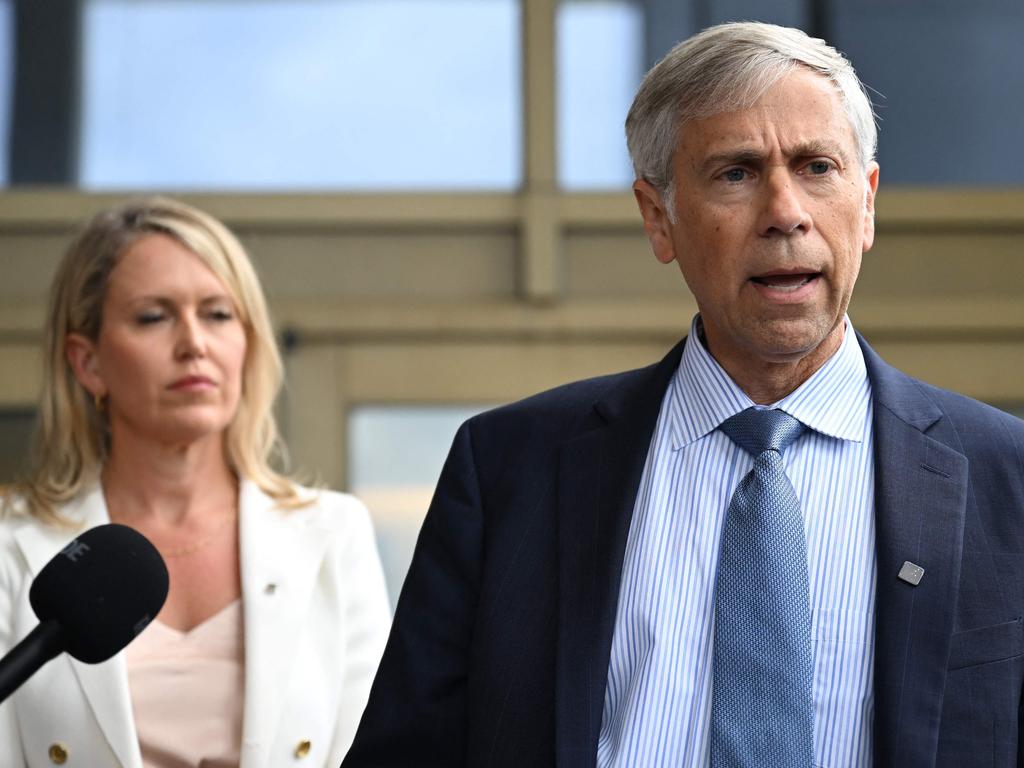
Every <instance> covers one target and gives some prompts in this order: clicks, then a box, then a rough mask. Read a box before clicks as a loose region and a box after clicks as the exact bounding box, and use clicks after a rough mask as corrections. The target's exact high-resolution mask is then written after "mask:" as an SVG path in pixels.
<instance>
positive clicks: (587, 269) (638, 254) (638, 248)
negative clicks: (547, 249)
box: [565, 218, 689, 298]
mask: <svg viewBox="0 0 1024 768" xmlns="http://www.w3.org/2000/svg"><path fill="white" fill-rule="evenodd" d="M565 258H566V276H567V279H566V284H567V286H568V294H569V296H570V297H572V298H582V297H592V296H631V295H640V296H671V295H674V294H677V293H680V292H682V293H685V294H686V295H687V296H689V292H688V291H687V290H686V285H685V283H684V282H683V276H682V275H681V274H680V273H679V268H678V267H677V266H675V265H674V264H669V265H665V264H661V263H659V262H658V260H657V259H655V258H654V255H653V254H652V253H651V249H650V246H649V245H648V244H647V240H646V238H644V236H643V232H642V231H641V230H640V224H639V218H638V220H637V228H636V231H635V232H620V231H615V232H593V231H587V230H570V231H569V232H568V233H567V234H566V237H565Z"/></svg>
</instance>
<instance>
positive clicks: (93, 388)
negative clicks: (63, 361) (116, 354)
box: [64, 333, 107, 397]
mask: <svg viewBox="0 0 1024 768" xmlns="http://www.w3.org/2000/svg"><path fill="white" fill-rule="evenodd" d="M64 355H65V357H66V358H67V361H68V365H69V366H71V372H72V373H74V374H75V378H76V379H77V380H78V383H79V384H81V385H82V386H83V387H85V389H86V390H87V391H88V392H89V394H90V395H92V396H93V397H103V396H105V395H106V394H107V386H106V384H104V383H103V377H102V375H101V373H100V361H99V358H98V357H97V355H96V343H95V342H94V341H92V339H89V338H87V337H85V336H83V335H82V334H80V333H69V334H68V337H67V339H66V340H65V342H64Z"/></svg>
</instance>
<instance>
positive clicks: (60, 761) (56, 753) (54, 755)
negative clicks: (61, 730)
mask: <svg viewBox="0 0 1024 768" xmlns="http://www.w3.org/2000/svg"><path fill="white" fill-rule="evenodd" d="M47 754H48V755H49V756H50V762H51V763H53V764H54V765H64V763H66V762H67V761H68V748H67V747H65V746H64V745H63V744H61V743H60V742H59V741H58V742H57V743H56V744H51V745H50V749H49V750H48V751H47Z"/></svg>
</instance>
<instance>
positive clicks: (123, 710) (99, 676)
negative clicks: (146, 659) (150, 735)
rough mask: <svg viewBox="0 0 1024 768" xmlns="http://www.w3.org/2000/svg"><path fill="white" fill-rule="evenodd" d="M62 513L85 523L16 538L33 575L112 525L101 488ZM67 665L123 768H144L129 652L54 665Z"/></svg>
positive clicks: (33, 528)
mask: <svg viewBox="0 0 1024 768" xmlns="http://www.w3.org/2000/svg"><path fill="white" fill-rule="evenodd" d="M62 514H63V515H64V516H65V517H66V518H67V519H69V520H78V521H81V526H80V527H77V528H58V527H56V526H42V525H26V526H23V527H21V528H19V529H18V530H17V531H16V532H15V534H14V536H15V538H16V539H17V542H18V546H19V547H20V549H21V551H22V554H23V555H24V556H25V560H26V562H27V563H28V566H29V569H30V570H31V572H32V574H33V576H36V575H38V574H39V571H41V570H42V569H43V568H44V567H45V566H46V564H47V563H48V562H49V561H50V559H51V558H52V557H53V556H54V555H55V554H57V552H58V551H60V550H61V549H63V548H64V546H65V545H66V544H68V543H69V542H70V541H71V540H72V539H73V538H75V536H77V535H78V534H80V533H82V532H83V531H86V530H88V529H90V528H94V527H96V526H97V525H103V524H104V523H109V522H110V517H109V515H108V514H107V506H106V503H105V502H104V500H103V492H102V490H101V489H100V487H99V486H98V485H97V486H96V487H95V488H93V489H92V490H90V491H89V492H87V493H85V494H84V495H83V496H82V497H81V499H80V500H79V501H76V502H74V503H72V504H70V505H68V506H67V507H66V508H65V509H64V510H62ZM62 656H63V655H62ZM63 661H66V662H67V663H68V664H69V665H70V666H71V669H72V670H73V671H74V675H75V677H76V678H77V680H78V685H79V687H80V688H81V689H82V693H83V695H84V696H85V698H86V700H87V701H88V702H89V706H90V707H91V709H92V711H93V714H94V715H95V717H96V722H97V723H98V724H99V727H100V730H101V731H102V732H103V736H104V738H106V740H107V743H108V744H109V745H110V748H111V750H113V752H114V754H115V755H117V759H118V760H119V761H120V763H121V765H122V766H124V768H136V766H141V765H142V755H141V754H140V752H139V744H138V738H137V737H136V735H135V721H134V717H133V715H132V704H131V695H130V692H129V690H128V670H127V667H126V666H125V663H124V654H123V653H119V654H117V655H116V656H114V658H112V659H110V660H109V661H105V662H103V663H102V664H83V663H82V662H80V661H77V660H75V659H72V658H71V657H70V656H68V657H66V658H60V657H58V658H57V659H55V660H54V661H52V662H50V663H51V664H56V663H62V662H63Z"/></svg>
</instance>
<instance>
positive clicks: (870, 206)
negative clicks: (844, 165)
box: [863, 160, 878, 253]
mask: <svg viewBox="0 0 1024 768" xmlns="http://www.w3.org/2000/svg"><path fill="white" fill-rule="evenodd" d="M877 192H878V163H876V162H875V161H874V160H872V161H871V162H870V163H868V168H867V183H866V184H865V190H864V248H863V250H864V252H865V253H867V252H868V251H870V250H871V246H872V245H874V244H875V194H876V193H877Z"/></svg>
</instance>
